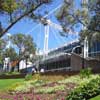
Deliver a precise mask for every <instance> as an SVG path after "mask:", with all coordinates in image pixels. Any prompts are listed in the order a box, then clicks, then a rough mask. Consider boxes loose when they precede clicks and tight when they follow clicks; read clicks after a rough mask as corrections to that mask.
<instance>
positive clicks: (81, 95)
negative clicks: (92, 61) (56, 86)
mask: <svg viewBox="0 0 100 100" xmlns="http://www.w3.org/2000/svg"><path fill="white" fill-rule="evenodd" d="M99 93H100V76H99V77H97V78H95V79H92V80H91V81H89V82H88V83H86V84H84V85H81V86H79V87H77V88H75V89H74V90H73V91H72V92H71V93H70V94H69V95H68V96H67V98H66V100H87V99H89V98H91V97H93V96H95V95H98V94H99Z"/></svg>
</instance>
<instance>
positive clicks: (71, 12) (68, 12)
mask: <svg viewBox="0 0 100 100" xmlns="http://www.w3.org/2000/svg"><path fill="white" fill-rule="evenodd" d="M77 3H78V6H77V5H76V0H64V4H63V6H62V7H61V9H60V10H59V11H58V12H57V14H56V17H57V19H58V20H59V21H60V23H61V25H62V26H63V27H65V28H67V29H69V28H70V29H71V30H73V31H74V30H75V27H77V26H78V25H81V26H83V27H84V29H83V28H82V31H81V33H82V32H83V31H84V32H83V33H84V36H86V35H87V34H88V36H89V37H90V36H93V35H94V34H95V33H96V34H97V35H100V0H81V2H80V0H77ZM67 31H69V30H67ZM86 31H87V32H86ZM81 36H83V35H82V34H81Z"/></svg>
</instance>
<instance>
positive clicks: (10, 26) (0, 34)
mask: <svg viewBox="0 0 100 100" xmlns="http://www.w3.org/2000/svg"><path fill="white" fill-rule="evenodd" d="M42 4H43V3H40V4H38V5H37V6H36V7H35V8H32V9H31V10H30V11H28V12H26V13H24V14H23V15H21V16H20V17H19V18H17V19H16V20H15V21H14V22H12V23H11V24H10V25H9V26H8V27H7V28H6V29H5V30H4V31H3V32H1V33H0V37H2V36H3V35H4V34H5V33H6V32H7V31H8V30H9V29H10V28H12V26H13V25H15V24H16V23H17V22H18V21H19V20H21V19H22V18H24V17H25V16H27V15H28V14H30V13H31V12H33V11H34V10H36V9H37V8H39V7H40V6H41V5H42Z"/></svg>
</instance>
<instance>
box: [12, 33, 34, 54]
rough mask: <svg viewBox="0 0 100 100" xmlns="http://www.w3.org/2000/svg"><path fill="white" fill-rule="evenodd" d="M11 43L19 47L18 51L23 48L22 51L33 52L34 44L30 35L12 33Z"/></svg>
mask: <svg viewBox="0 0 100 100" xmlns="http://www.w3.org/2000/svg"><path fill="white" fill-rule="evenodd" d="M12 43H13V44H15V45H16V46H17V47H18V48H19V52H20V53H21V50H22V49H24V51H23V53H24V54H25V52H29V53H30V54H35V50H36V45H35V43H34V41H33V38H32V37H31V36H30V35H25V34H21V33H19V34H14V35H13V36H12Z"/></svg>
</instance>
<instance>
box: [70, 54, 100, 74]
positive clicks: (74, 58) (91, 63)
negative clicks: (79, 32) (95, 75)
mask: <svg viewBox="0 0 100 100" xmlns="http://www.w3.org/2000/svg"><path fill="white" fill-rule="evenodd" d="M82 60H83V59H82V57H81V56H79V55H77V54H74V53H73V54H72V55H71V67H72V71H80V70H81V69H82ZM87 67H90V68H92V69H93V71H94V72H100V60H96V59H89V58H88V59H84V68H87Z"/></svg>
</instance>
